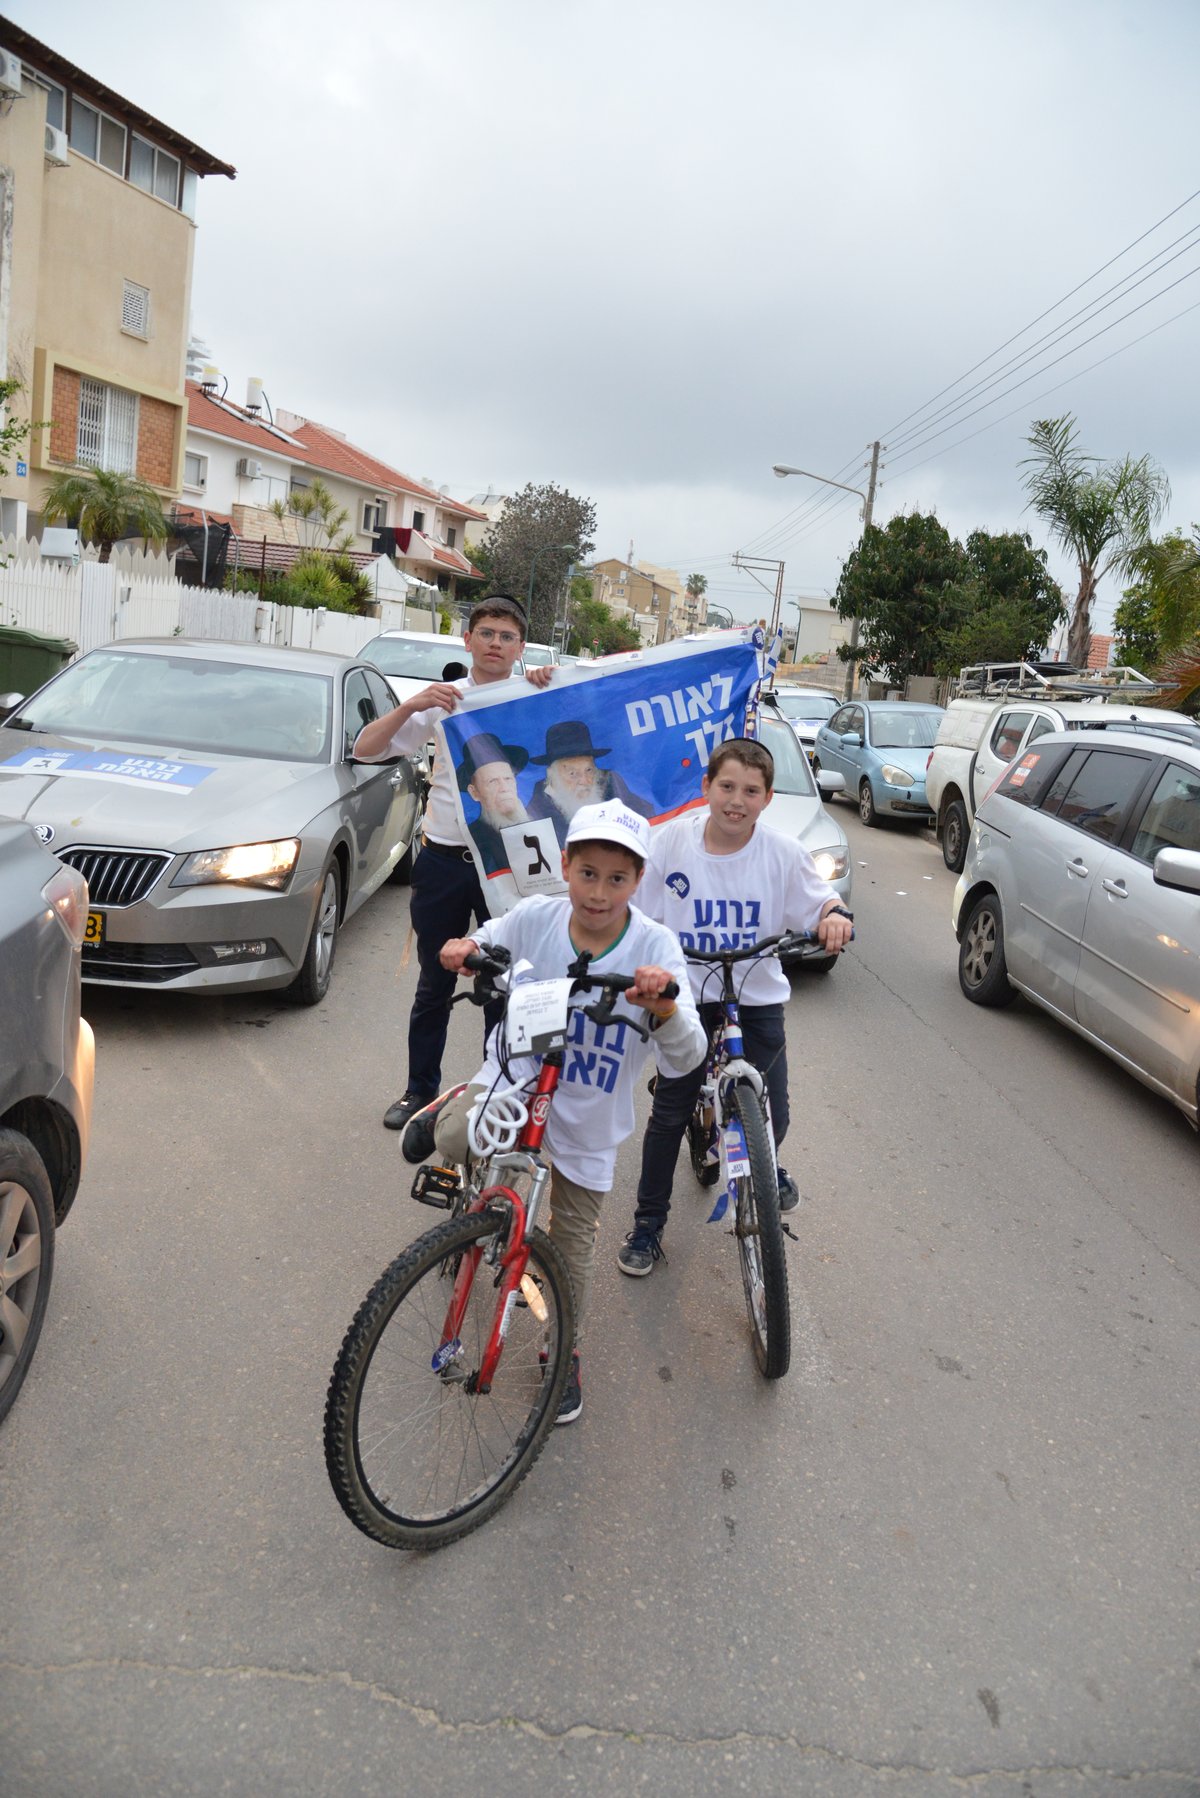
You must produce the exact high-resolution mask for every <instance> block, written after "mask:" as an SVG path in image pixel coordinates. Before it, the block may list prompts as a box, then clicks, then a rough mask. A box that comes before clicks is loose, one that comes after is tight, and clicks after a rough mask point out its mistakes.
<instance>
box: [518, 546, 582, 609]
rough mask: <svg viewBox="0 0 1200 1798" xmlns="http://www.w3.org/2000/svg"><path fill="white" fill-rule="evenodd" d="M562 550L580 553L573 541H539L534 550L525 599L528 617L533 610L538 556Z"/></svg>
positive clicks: (574, 553)
mask: <svg viewBox="0 0 1200 1798" xmlns="http://www.w3.org/2000/svg"><path fill="white" fill-rule="evenodd" d="M561 550H569V551H570V553H571V554H572V555H573V556H577V555H578V554H579V551H578V549H577V548H576V546H575V545H574V544H573V543H539V544H538V546H537V548H536V549H535V550H534V552H533V560H532V561H531V562H530V564H529V592H528V595H527V596H526V601H525V614H526V617H528V616H529V614H530V613H531V612H532V611H533V575H534V570H535V569H536V568H537V565H538V557H539V556H550V555H553V554H554V553H555V552H556V551H561Z"/></svg>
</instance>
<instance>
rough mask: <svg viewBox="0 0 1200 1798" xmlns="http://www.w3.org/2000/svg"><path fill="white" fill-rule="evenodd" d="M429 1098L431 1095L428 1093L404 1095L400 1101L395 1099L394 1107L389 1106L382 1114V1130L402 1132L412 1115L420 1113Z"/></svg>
mask: <svg viewBox="0 0 1200 1798" xmlns="http://www.w3.org/2000/svg"><path fill="white" fill-rule="evenodd" d="M431 1096H432V1095H431V1094H429V1093H405V1095H404V1097H403V1098H402V1099H397V1100H396V1103H395V1104H394V1105H389V1106H388V1108H387V1110H386V1111H385V1112H384V1114H383V1127H384V1129H385V1130H403V1128H404V1126H405V1124H407V1122H408V1120H409V1118H410V1117H412V1115H413V1113H414V1112H417V1111H420V1110H421V1109H422V1107H423V1106H426V1105H428V1103H429V1101H430V1098H431Z"/></svg>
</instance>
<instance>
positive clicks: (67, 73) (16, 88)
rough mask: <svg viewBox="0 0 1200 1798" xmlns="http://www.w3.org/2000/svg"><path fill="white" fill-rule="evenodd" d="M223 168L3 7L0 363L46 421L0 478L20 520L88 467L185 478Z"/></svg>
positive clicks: (165, 482) (17, 526) (22, 404)
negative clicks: (188, 386) (200, 295)
mask: <svg viewBox="0 0 1200 1798" xmlns="http://www.w3.org/2000/svg"><path fill="white" fill-rule="evenodd" d="M207 175H225V176H227V177H228V178H229V179H230V180H232V179H233V178H234V176H235V175H236V170H235V169H233V168H232V167H231V166H230V165H229V164H228V163H226V162H222V161H221V160H220V159H219V158H218V157H216V156H213V155H211V154H210V153H209V152H208V151H207V150H204V149H201V147H200V146H199V145H198V144H194V143H192V142H191V140H190V139H189V138H186V137H184V136H183V135H182V134H181V133H180V132H178V131H176V130H175V129H174V128H173V127H172V126H170V125H166V124H164V123H163V122H162V121H161V120H160V119H156V118H155V117H154V116H153V115H152V114H150V113H148V112H145V111H143V109H142V108H141V107H140V106H137V105H135V104H134V103H133V102H132V101H130V100H127V99H125V98H124V97H123V96H122V95H120V94H117V93H114V92H113V90H112V89H111V88H108V87H106V86H105V85H104V84H103V83H102V82H100V81H97V80H96V79H95V78H94V77H93V76H91V75H89V74H87V72H86V71H85V70H83V69H80V68H77V67H76V65H75V64H74V63H72V62H70V61H68V59H67V58H66V57H65V56H63V55H61V54H60V53H59V52H58V51H56V50H52V49H51V48H50V47H49V46H48V45H46V44H43V43H41V42H39V40H38V39H36V38H34V37H33V36H31V35H30V33H29V32H27V31H25V30H23V29H22V28H21V27H19V26H17V25H14V24H13V23H12V21H11V20H8V19H5V18H0V369H3V371H4V373H5V375H6V376H7V378H8V379H10V380H17V381H19V382H21V384H22V386H23V389H24V391H23V392H22V393H20V394H18V395H16V396H15V397H14V399H13V401H12V402H11V404H10V408H9V410H10V413H11V414H12V415H13V416H15V417H19V418H24V419H33V420H35V421H38V428H36V429H35V430H34V431H33V432H32V433H31V436H30V438H29V440H28V447H27V449H26V450H25V451H24V452H23V453H22V454H21V455H20V456H19V457H13V458H11V459H10V467H9V472H8V474H7V475H5V476H2V477H0V524H2V526H3V529H4V530H6V531H10V530H11V531H16V532H18V533H23V532H24V531H25V529H26V521H27V516H28V514H29V513H34V514H36V513H37V512H38V509H39V503H40V498H41V495H42V494H43V493H44V491H45V489H46V486H47V485H48V483H49V481H50V479H51V477H52V476H53V475H54V474H55V473H57V472H59V471H60V470H62V469H66V468H71V467H75V466H89V465H90V466H98V467H104V468H108V469H114V470H117V471H119V472H121V473H125V474H134V475H137V476H138V477H139V478H140V479H142V480H144V481H147V482H148V483H149V484H150V485H151V486H152V487H154V488H156V489H158V491H159V492H160V493H161V494H162V495H163V496H164V497H167V496H171V495H174V494H177V493H178V492H179V490H180V487H181V485H182V481H183V459H184V439H185V432H186V401H185V396H184V364H185V358H186V351H187V332H188V316H189V310H190V304H191V287H192V261H193V255H194V246H195V237H196V222H195V220H196V198H197V190H198V187H199V183H200V181H201V180H202V179H203V178H204V177H205V176H207Z"/></svg>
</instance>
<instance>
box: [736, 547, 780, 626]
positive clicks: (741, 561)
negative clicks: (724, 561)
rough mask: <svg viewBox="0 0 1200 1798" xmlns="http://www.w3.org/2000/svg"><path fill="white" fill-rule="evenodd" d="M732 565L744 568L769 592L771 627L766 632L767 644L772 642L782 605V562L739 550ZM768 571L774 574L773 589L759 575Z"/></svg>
mask: <svg viewBox="0 0 1200 1798" xmlns="http://www.w3.org/2000/svg"><path fill="white" fill-rule="evenodd" d="M733 565H734V567H735V568H744V569H745V570H746V573H747V574H748V575H750V576H752V577H753V579H754V580H756V581H758V584H759V586H760V587H761V588H762V589H763V591H764V592H766V593H770V594H771V600H772V610H771V628H770V630H769V631H768V632H767V642H768V644H770V643H773V642H774V640H775V632H776V630H777V629H778V626H779V613H780V608H781V607H782V605H783V567H784V565H783V563H782V562H772V561H766V560H764V559H763V558H762V557H761V556H743V555H742V554H740V552H739V553H738V554H735V556H734V558H733ZM768 572H773V573H774V575H775V586H774V590H772V589H771V588H770V587H768V586H767V583H766V581H764V580H762V579H761V578H760V575H762V574H766V573H768Z"/></svg>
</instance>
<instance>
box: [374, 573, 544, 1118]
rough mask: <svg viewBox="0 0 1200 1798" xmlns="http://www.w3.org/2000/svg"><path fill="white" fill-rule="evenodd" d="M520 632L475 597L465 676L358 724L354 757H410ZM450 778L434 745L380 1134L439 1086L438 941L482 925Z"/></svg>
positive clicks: (506, 611)
mask: <svg viewBox="0 0 1200 1798" xmlns="http://www.w3.org/2000/svg"><path fill="white" fill-rule="evenodd" d="M525 631H526V626H525V611H524V608H523V607H522V605H521V604H520V602H519V601H518V600H515V599H513V598H511V597H510V596H509V595H508V594H502V593H494V594H492V595H491V596H490V598H488V599H482V600H480V602H479V604H478V605H477V606H476V607H475V608H474V610H473V611H472V613H471V616H470V619H469V621H468V623H467V628H466V630H465V631H464V633H463V642H464V644H465V645H466V648H467V652H468V654H469V655H470V657H471V669H470V673H469V674H467V675H466V677H465V678H464V679H462V680H455V681H434V682H433V683H432V685H430V686H428V687H424V688H423V689H422V690H421V692H419V693H415V694H414V695H413V697H412V698H411V699H406V700H405V701H404V703H403V705H398V706H396V707H395V709H394V710H393V711H390V712H385V713H384V714H383V716H382V717H381V718H376V719H375V720H374V721H373V723H371V724H366V725H364V726H363V728H362V730H360V731H359V733H358V738H357V740H356V742H355V745H354V754H355V757H356V759H357V760H358V761H361V762H385V761H388V760H390V759H391V758H392V757H393V756H397V755H416V754H418V753H419V752H420V751H421V750H422V749H423V748H424V747H425V744H426V743H427V742H428V741H429V738H430V735H431V734H432V731H433V726H434V724H435V722H436V721H437V718H438V715H439V713H441V712H452V711H453V710H454V708H455V706H456V705H457V704H458V698H459V694H460V693H463V692H465V691H466V690H467V688H469V687H479V686H490V685H491V684H492V683H493V682H499V681H506V680H508V679H510V677H511V676H512V671H513V666H514V664H515V663H516V661H517V659H518V657H519V656H520V654H521V646H522V644H523V643H524V641H525ZM553 674H554V669H553V668H552V667H545V668H531V669H530V670H529V671H528V673H527V675H526V679H527V680H529V681H530V682H531V683H532V684H533V686H535V687H544V686H546V685H547V684H548V683H549V681H550V680H551V679H552V677H553ZM455 779H456V776H455V770H454V768H453V766H452V764H451V763H450V762H449V760H448V758H447V757H446V756H445V755H444V754H443V752H442V750H441V748H440V747H439V748H438V750H437V752H436V754H435V755H434V760H433V774H432V778H431V781H430V786H429V799H428V802H427V804H426V807H425V829H424V836H423V839H422V847H421V852H420V854H419V855H418V856H417V858H416V861H415V862H414V864H413V875H412V904H411V909H410V914H409V915H410V917H411V920H412V927H413V932H414V934H415V936H416V939H417V959H418V961H419V962H420V966H421V973H420V978H419V979H418V981H417V991H416V995H415V997H414V998H413V1003H412V1010H411V1012H410V1013H409V1019H408V1084H407V1087H406V1089H405V1092H404V1095H403V1097H402V1098H399V1099H397V1100H396V1102H395V1104H394V1105H389V1107H388V1109H387V1111H386V1112H385V1113H384V1119H383V1121H384V1124H385V1126H386V1127H387V1129H389V1130H403V1128H404V1126H405V1124H406V1123H407V1122H408V1120H409V1118H411V1117H412V1116H413V1114H414V1113H415V1112H418V1111H420V1110H421V1108H422V1107H423V1106H425V1105H428V1103H429V1101H430V1099H432V1098H434V1097H435V1096H436V1094H437V1093H438V1091H439V1090H440V1088H441V1083H442V1052H443V1050H444V1049H445V1047H446V1030H447V1027H448V1025H449V1021H450V1000H451V997H452V996H453V993H454V985H455V981H454V975H453V974H452V973H448V972H447V971H446V969H445V968H443V967H442V965H441V962H440V961H439V960H438V954H439V951H440V950H441V947H442V944H443V943H444V942H445V941H446V938H447V937H452V936H453V937H465V936H466V935H467V934H468V932H469V930H470V928H471V920H472V918H476V919H478V920H479V922H480V923H482V922H483V921H484V920H485V919H486V918H487V916H488V908H487V903H486V901H485V899H484V896H483V891H482V889H481V887H480V884H479V876H478V874H477V873H476V871H475V862H474V858H473V857H472V854H471V847H470V844H469V843H468V841H467V839H466V837H465V835H464V834H463V830H462V826H461V824H460V823H459V817H458V807H457V805H456V803H455V797H454V791H455ZM493 1014H495V1015H493ZM496 1015H498V1008H495V1007H489V1008H487V1009H486V1010H485V1012H484V1027H485V1031H487V1030H490V1029H491V1028H492V1025H493V1024H494V1023H495V1022H496Z"/></svg>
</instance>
